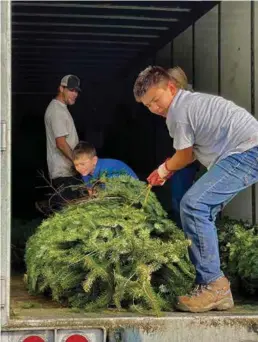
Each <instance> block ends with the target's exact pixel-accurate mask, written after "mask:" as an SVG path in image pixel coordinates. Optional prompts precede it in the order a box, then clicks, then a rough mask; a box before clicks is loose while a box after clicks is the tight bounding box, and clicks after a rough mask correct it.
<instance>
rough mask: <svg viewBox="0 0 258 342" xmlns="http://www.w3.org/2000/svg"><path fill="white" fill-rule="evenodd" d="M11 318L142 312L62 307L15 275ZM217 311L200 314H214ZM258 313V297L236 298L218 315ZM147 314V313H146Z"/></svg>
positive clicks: (177, 313)
mask: <svg viewBox="0 0 258 342" xmlns="http://www.w3.org/2000/svg"><path fill="white" fill-rule="evenodd" d="M10 305H11V308H10V316H11V317H10V318H11V319H15V320H19V319H21V320H26V319H31V318H33V319H43V320H44V319H51V318H56V319H57V318H66V319H68V318H95V317H96V318H99V317H102V318H105V317H135V316H139V317H142V316H143V315H141V314H136V313H130V312H127V311H118V310H115V309H112V310H111V309H110V310H102V311H101V312H96V313H88V312H84V311H83V310H75V309H71V308H67V307H62V306H61V305H60V304H58V303H56V302H53V301H52V300H51V299H50V298H46V297H44V296H32V295H30V294H29V293H28V291H27V290H26V286H25V284H24V281H23V276H21V275H15V276H12V278H11V300H10ZM214 314H215V311H210V312H208V313H203V314H200V315H214ZM218 314H219V315H229V314H230V315H232V316H234V315H258V299H254V300H250V299H249V300H244V299H237V300H235V307H234V308H233V309H231V310H229V311H226V312H217V311H216V315H218ZM164 315H165V316H170V317H171V315H175V316H178V315H182V316H184V315H191V314H189V313H179V312H175V311H171V312H167V313H164ZM145 316H146V314H145Z"/></svg>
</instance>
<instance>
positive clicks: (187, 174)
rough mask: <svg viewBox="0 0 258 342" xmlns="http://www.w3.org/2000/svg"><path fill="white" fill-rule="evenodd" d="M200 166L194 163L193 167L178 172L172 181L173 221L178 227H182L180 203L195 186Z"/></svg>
mask: <svg viewBox="0 0 258 342" xmlns="http://www.w3.org/2000/svg"><path fill="white" fill-rule="evenodd" d="M198 168H199V165H198V164H197V163H196V162H194V163H192V164H191V165H189V166H187V167H185V168H183V169H181V170H179V171H177V172H176V173H175V174H174V175H173V177H171V181H170V189H171V193H172V201H171V206H172V219H173V221H174V222H175V223H176V224H177V226H178V227H182V224H181V219H180V202H181V200H182V198H183V196H184V195H185V193H186V192H187V191H188V190H189V189H190V187H191V186H192V185H193V182H194V179H195V176H196V172H197V170H198Z"/></svg>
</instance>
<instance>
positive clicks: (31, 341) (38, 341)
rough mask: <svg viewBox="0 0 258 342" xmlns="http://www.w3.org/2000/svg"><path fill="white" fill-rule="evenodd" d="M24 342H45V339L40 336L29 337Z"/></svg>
mask: <svg viewBox="0 0 258 342" xmlns="http://www.w3.org/2000/svg"><path fill="white" fill-rule="evenodd" d="M23 342H45V341H44V340H43V338H41V337H39V336H29V337H26V338H25V340H23Z"/></svg>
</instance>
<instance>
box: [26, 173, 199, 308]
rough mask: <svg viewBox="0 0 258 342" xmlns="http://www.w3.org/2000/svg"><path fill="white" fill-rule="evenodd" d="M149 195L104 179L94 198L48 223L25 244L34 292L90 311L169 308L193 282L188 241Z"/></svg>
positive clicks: (123, 181)
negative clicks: (48, 295)
mask: <svg viewBox="0 0 258 342" xmlns="http://www.w3.org/2000/svg"><path fill="white" fill-rule="evenodd" d="M149 190H150V189H149V188H148V187H147V186H146V184H145V183H144V182H141V181H138V180H135V179H133V178H131V177H129V176H125V175H122V176H120V177H116V178H111V179H106V178H105V177H102V179H101V182H100V183H99V182H98V183H97V185H95V186H94V191H93V193H94V195H92V196H89V197H87V198H82V199H80V201H78V202H77V203H71V204H69V205H67V206H66V207H65V208H64V209H63V210H62V211H60V212H57V213H55V214H54V215H52V216H51V217H49V218H48V219H46V220H44V221H43V222H42V224H41V225H40V226H39V227H38V228H37V230H36V233H35V234H34V235H33V236H31V238H30V239H29V240H28V242H27V246H26V255H25V260H26V266H27V284H28V288H29V290H30V292H32V293H49V294H51V296H52V298H53V299H54V300H56V301H60V302H62V303H65V304H67V305H69V306H72V307H77V308H83V309H85V310H89V311H93V310H96V309H104V308H110V307H116V308H117V309H121V308H127V309H131V310H137V311H139V312H144V310H149V311H150V312H154V313H155V314H159V313H160V311H161V310H171V309H172V305H173V302H174V300H175V297H176V296H177V295H180V294H185V293H186V292H187V291H188V290H189V289H190V288H191V286H192V283H193V279H194V271H193V268H192V266H191V263H190V261H189V259H188V246H189V244H190V242H189V240H187V239H186V238H185V236H184V234H183V232H182V231H181V230H180V229H178V228H177V227H176V226H175V224H174V223H173V222H172V221H171V220H169V219H168V218H167V214H166V213H165V211H164V210H163V208H162V207H161V205H160V203H159V202H158V200H157V198H156V196H155V195H154V193H152V192H151V191H149Z"/></svg>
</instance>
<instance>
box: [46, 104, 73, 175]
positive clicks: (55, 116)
mask: <svg viewBox="0 0 258 342" xmlns="http://www.w3.org/2000/svg"><path fill="white" fill-rule="evenodd" d="M45 127H46V138H47V164H48V171H49V176H50V178H51V179H55V178H58V177H70V176H72V175H73V172H72V162H71V161H70V160H69V159H68V158H66V157H65V156H64V155H63V153H62V152H61V151H60V150H59V149H58V148H57V147H56V140H55V139H56V138H58V137H63V136H65V137H66V141H67V143H68V145H69V146H70V147H71V149H73V148H74V147H75V146H76V144H77V143H78V141H79V140H78V135H77V132H76V128H75V125H74V122H73V118H72V116H71V114H70V112H69V110H68V109H67V106H66V105H65V104H64V103H62V102H60V101H58V100H56V99H53V100H52V101H51V102H50V103H49V105H48V107H47V109H46V113H45Z"/></svg>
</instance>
